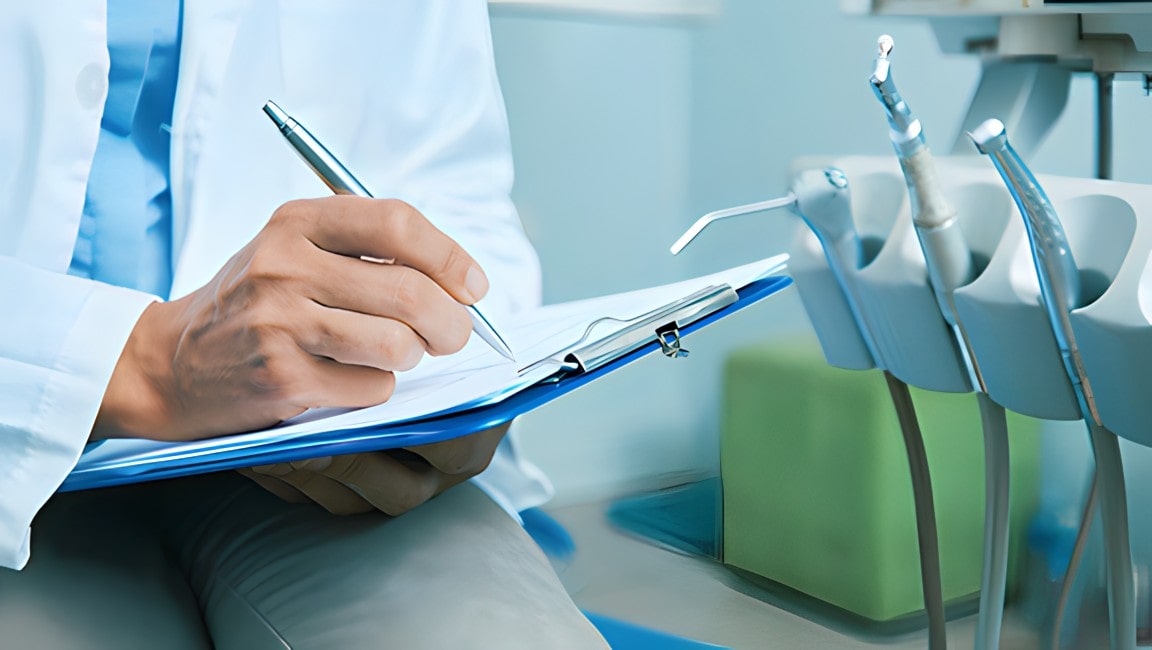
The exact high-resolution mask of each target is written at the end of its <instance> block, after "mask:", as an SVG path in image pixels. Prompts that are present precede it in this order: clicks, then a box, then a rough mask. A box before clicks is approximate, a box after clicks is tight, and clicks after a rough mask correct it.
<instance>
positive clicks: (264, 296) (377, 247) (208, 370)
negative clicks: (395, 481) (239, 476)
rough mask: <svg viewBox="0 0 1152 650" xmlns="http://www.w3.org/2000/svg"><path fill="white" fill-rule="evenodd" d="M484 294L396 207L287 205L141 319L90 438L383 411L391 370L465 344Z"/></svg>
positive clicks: (474, 272) (185, 432)
mask: <svg viewBox="0 0 1152 650" xmlns="http://www.w3.org/2000/svg"><path fill="white" fill-rule="evenodd" d="M362 256H365V257H372V258H376V259H389V258H391V259H394V260H395V264H379V263H373V262H369V261H365V260H362V259H360V258H361V257H362ZM487 290H488V280H487V278H486V277H485V276H484V272H483V271H482V270H481V269H480V267H479V266H478V265H477V264H476V262H475V261H474V260H473V259H472V258H471V257H470V256H469V255H468V254H467V253H466V252H464V250H463V249H462V248H460V246H459V245H458V244H456V242H454V241H452V239H450V238H449V237H448V236H447V235H445V234H444V233H442V232H440V231H439V230H437V229H436V228H435V227H434V226H433V225H432V224H431V223H429V222H428V221H427V219H425V218H424V216H423V215H421V214H420V213H419V212H417V211H416V210H415V209H414V208H412V207H411V206H409V205H408V204H406V203H403V202H402V201H396V200H376V199H364V198H358V197H350V196H333V197H327V198H323V199H311V200H302V201H292V202H290V203H286V204H284V205H283V206H281V207H280V208H279V209H278V210H277V211H276V213H275V214H273V215H272V218H271V219H270V220H269V221H268V224H267V225H266V226H265V227H264V229H263V230H261V231H260V233H259V234H257V235H256V237H255V238H254V239H253V240H252V241H251V242H249V243H248V245H246V246H245V247H244V248H243V249H241V250H240V251H239V252H238V253H236V255H234V256H233V257H232V259H230V260H229V261H228V262H227V263H226V264H225V265H224V267H223V268H222V269H221V270H220V271H219V273H217V274H216V277H214V278H213V279H212V280H211V281H210V282H209V283H208V284H207V285H205V286H204V287H201V288H200V289H198V290H196V291H195V292H193V293H191V294H189V295H188V296H185V297H184V298H181V299H179V300H175V301H173V302H167V303H156V304H154V305H152V306H150V307H149V308H148V309H146V310H145V311H144V313H143V315H142V316H141V317H140V320H139V322H138V323H137V324H136V326H135V328H134V329H133V331H132V333H131V335H130V337H129V340H128V343H127V345H126V346H125V349H124V351H123V352H122V353H121V356H120V360H119V362H118V363H117V365H116V369H115V371H114V372H113V375H112V380H111V382H110V384H109V386H108V390H107V392H106V394H105V396H104V401H103V403H102V405H101V408H100V413H99V415H98V417H97V419H96V425H95V427H94V428H93V438H94V439H95V438H102V437H114V436H115V437H146V438H152V439H157V440H191V439H197V438H206V437H210V436H215V435H220V434H225V433H235V432H240V431H247V430H252V429H260V428H264V427H268V426H271V425H273V424H276V423H277V422H280V421H282V420H285V419H288V418H290V417H293V416H295V415H298V414H299V413H302V412H303V411H304V410H306V409H308V408H313V407H321V406H334V407H362V406H370V405H373V404H379V403H381V402H384V401H386V400H387V399H388V398H389V397H390V396H391V395H392V391H393V389H394V387H395V378H394V376H393V371H397V370H407V369H409V368H412V367H413V366H415V365H416V363H417V362H418V361H419V360H420V358H421V357H422V356H423V355H424V354H425V353H429V354H434V355H440V354H449V353H452V352H456V351H458V350H460V348H462V347H463V346H464V344H465V343H466V342H467V341H468V337H469V334H470V332H471V320H470V318H469V317H468V314H467V311H466V310H465V309H464V307H463V306H462V303H463V304H471V303H473V302H475V301H477V300H479V299H480V298H482V297H483V296H484V294H485V292H487Z"/></svg>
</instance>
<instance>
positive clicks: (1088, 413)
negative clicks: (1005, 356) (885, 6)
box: [969, 119, 1136, 650]
mask: <svg viewBox="0 0 1152 650" xmlns="http://www.w3.org/2000/svg"><path fill="white" fill-rule="evenodd" d="M969 136H970V137H971V138H972V140H973V142H975V143H976V148H977V149H978V150H979V151H980V153H983V154H986V155H987V156H988V157H989V158H991V160H992V163H993V164H994V165H995V166H996V170H997V171H998V172H999V173H1000V176H1001V178H1003V180H1004V183H1005V184H1006V185H1007V186H1008V190H1009V192H1010V193H1011V194H1012V198H1013V199H1014V200H1015V201H1016V206H1017V207H1018V208H1019V210H1020V214H1021V215H1022V216H1023V217H1024V226H1025V231H1026V232H1027V233H1028V244H1029V248H1030V249H1031V253H1032V262H1033V264H1034V266H1035V269H1036V276H1037V280H1038V281H1039V284H1040V297H1041V301H1042V302H1043V306H1044V309H1045V313H1046V315H1047V317H1048V321H1049V324H1050V326H1051V329H1052V333H1053V335H1054V336H1055V338H1056V344H1057V347H1058V348H1059V350H1060V356H1061V359H1062V361H1063V363H1064V369H1065V371H1066V372H1067V374H1068V379H1069V381H1070V382H1071V383H1072V388H1073V391H1074V393H1075V395H1076V400H1077V402H1078V403H1079V406H1080V411H1081V414H1082V415H1083V416H1084V421H1085V423H1086V424H1087V426H1088V434H1089V438H1090V439H1091V442H1092V451H1093V454H1094V455H1095V458H1096V470H1095V478H1094V485H1093V492H1092V493H1093V494H1095V493H1096V492H1099V494H1100V496H1099V499H1100V502H1101V505H1100V509H1101V520H1102V521H1103V522H1104V543H1105V557H1106V562H1107V574H1108V604H1109V608H1108V610H1109V628H1110V634H1109V637H1110V641H1111V647H1112V648H1113V650H1132V649H1134V648H1135V647H1136V611H1135V610H1136V602H1135V601H1136V598H1135V585H1134V581H1133V577H1132V555H1131V550H1130V548H1129V545H1130V541H1129V537H1128V504H1127V497H1126V496H1125V492H1124V489H1125V488H1124V465H1123V462H1122V459H1121V456H1120V449H1119V441H1118V440H1117V438H1116V436H1115V434H1113V433H1112V432H1110V431H1109V430H1108V429H1107V428H1106V427H1105V426H1104V424H1103V422H1102V421H1101V419H1100V413H1099V411H1098V409H1097V407H1096V399H1095V396H1094V395H1093V393H1092V383H1091V381H1090V379H1089V377H1088V375H1087V372H1086V371H1085V369H1084V361H1083V359H1082V357H1081V355H1080V349H1079V346H1078V345H1077V344H1076V334H1075V332H1074V330H1073V328H1072V321H1071V311H1072V309H1074V308H1076V307H1077V306H1078V302H1079V299H1080V276H1079V272H1078V269H1077V267H1076V262H1075V260H1074V259H1073V257H1072V250H1071V248H1069V246H1068V240H1067V237H1066V236H1065V234H1064V228H1063V226H1062V225H1061V224H1060V219H1059V217H1058V216H1057V214H1056V210H1055V208H1054V207H1053V206H1052V202H1051V201H1049V200H1048V196H1047V194H1045V192H1044V189H1043V188H1042V187H1041V186H1040V184H1039V183H1038V182H1037V180H1036V178H1035V176H1033V175H1032V172H1031V170H1029V169H1028V166H1027V165H1025V164H1024V161H1023V160H1022V159H1021V158H1020V156H1019V155H1018V154H1017V153H1016V151H1015V149H1013V148H1012V145H1011V144H1010V143H1009V142H1008V135H1007V133H1006V132H1005V129H1004V124H1003V123H1002V122H1000V120H995V119H993V120H987V121H986V122H984V123H983V124H981V125H980V126H979V127H977V128H976V129H975V130H974V131H973V132H971V133H969ZM1093 504H1094V499H1092V497H1091V496H1090V497H1089V501H1088V504H1087V505H1086V506H1085V513H1084V519H1083V520H1082V521H1081V532H1080V533H1078V535H1077V540H1076V541H1077V545H1080V543H1081V537H1085V536H1086V535H1084V533H1085V532H1086V530H1087V526H1088V522H1090V521H1091V509H1092V506H1093ZM1073 559H1075V554H1074V556H1073ZM1073 570H1074V562H1073V563H1070V565H1069V572H1071V571H1073ZM1068 581H1069V576H1066V577H1065V582H1066V583H1067V582H1068ZM1061 596H1062V598H1063V596H1064V594H1062V595H1061ZM1059 620H1060V617H1059V615H1058V616H1057V622H1056V623H1057V625H1056V628H1055V632H1054V635H1053V636H1054V639H1056V641H1057V642H1058V636H1059V634H1058V633H1059Z"/></svg>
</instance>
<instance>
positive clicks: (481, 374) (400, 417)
mask: <svg viewBox="0 0 1152 650" xmlns="http://www.w3.org/2000/svg"><path fill="white" fill-rule="evenodd" d="M786 260H787V256H786V255H779V256H776V257H772V258H768V259H766V260H761V261H759V262H753V263H751V264H746V265H744V266H739V267H736V268H732V269H729V270H727V271H721V272H719V273H714V274H711V275H707V276H702V277H699V278H694V279H692V280H686V281H684V282H677V283H674V284H668V285H663V286H660V287H654V288H651V289H643V290H640V291H631V292H628V293H621V294H614V295H610V296H603V297H599V298H590V299H588V300H579V301H574V302H567V303H559V304H554V305H547V306H544V307H540V308H538V309H535V310H532V311H529V312H522V313H520V314H518V315H517V320H516V322H507V323H493V325H494V326H495V327H496V328H497V330H498V331H500V333H501V336H503V337H504V340H505V341H506V342H507V343H508V345H509V347H511V348H512V350H513V352H514V353H515V355H516V361H515V362H512V361H509V360H507V359H505V358H504V357H502V356H500V354H498V353H497V352H496V351H495V350H492V349H491V348H490V347H488V345H487V344H485V343H484V342H483V341H482V340H480V338H479V337H477V336H475V335H473V336H472V338H471V339H470V340H469V341H468V344H467V345H466V346H465V347H464V349H463V350H461V351H460V352H458V353H456V354H452V355H449V356H445V357H425V358H424V360H423V361H421V362H420V364H419V365H417V366H416V367H415V368H413V369H412V370H409V371H407V372H402V373H397V379H396V391H395V392H394V393H393V395H392V397H391V398H390V399H389V400H388V401H387V402H385V403H384V404H380V405H378V406H372V407H368V408H363V409H356V410H339V409H317V410H313V411H308V412H306V413H304V414H302V415H300V416H298V417H296V418H293V419H291V420H288V421H286V422H283V423H281V424H280V425H278V426H275V427H272V428H270V429H266V430H264V431H256V432H251V433H243V434H236V435H231V436H223V437H219V438H210V439H208V440H197V441H193V442H186V443H170V442H157V441H151V440H128V439H117V440H105V441H103V442H101V443H99V444H94V445H90V446H89V448H88V449H87V450H85V452H84V454H83V455H82V456H81V458H80V462H79V463H78V464H77V466H76V469H75V470H74V471H77V472H81V471H89V470H92V469H95V468H96V467H108V468H111V467H127V466H130V465H135V464H137V463H139V462H141V461H144V460H147V459H150V458H155V457H158V456H163V457H165V458H178V457H189V456H201V455H205V454H209V453H218V452H221V451H224V450H229V451H235V450H241V449H247V448H251V447H258V446H262V445H266V444H274V443H280V442H284V441H287V440H292V439H295V438H299V437H302V436H308V435H313V434H316V433H321V432H327V431H342V430H348V429H358V428H364V427H378V426H382V425H389V424H399V423H401V422H406V421H411V420H416V419H422V418H425V417H430V416H433V415H437V414H446V413H451V412H457V411H462V410H465V409H468V408H474V407H477V406H482V405H485V404H491V403H495V402H498V401H500V400H502V399H504V398H506V397H508V396H509V395H512V394H514V393H517V392H519V391H521V390H523V389H525V388H527V387H529V386H531V385H533V384H535V383H537V382H539V381H540V380H542V379H544V378H546V377H549V376H551V375H553V374H555V372H556V371H557V370H558V369H559V368H560V359H561V358H562V357H563V355H564V354H563V353H564V352H566V351H567V348H568V347H569V346H571V345H573V344H575V343H576V342H577V341H579V340H580V338H581V336H582V335H583V334H584V333H585V331H586V330H587V329H588V327H589V325H590V324H592V322H593V321H597V320H598V319H602V318H604V317H605V316H608V317H612V318H615V319H620V320H621V321H627V320H629V319H633V318H635V317H637V316H640V315H642V314H645V313H647V312H649V311H651V310H653V309H656V308H658V307H661V306H663V305H666V304H668V303H670V302H673V301H675V300H677V299H679V298H682V297H684V296H686V295H689V294H691V293H693V292H695V291H698V290H700V289H703V288H705V287H708V286H712V285H717V284H728V285H730V286H732V287H734V288H737V289H739V288H742V287H745V286H747V285H748V284H750V283H752V282H753V281H755V280H758V279H760V278H763V277H766V276H768V275H772V274H774V273H778V272H779V271H780V270H781V269H782V268H783V266H784V262H785V261H786ZM625 326H626V323H625V322H615V321H608V322H599V323H597V324H596V327H595V330H594V332H593V337H592V338H593V340H599V339H602V338H604V337H608V336H611V335H612V334H613V333H614V332H616V331H619V330H620V329H622V328H623V327H625ZM549 359H550V360H551V361H545V360H549ZM542 361H544V362H543V363H538V362H542ZM530 366H531V369H530V371H528V372H524V373H521V371H522V370H524V369H525V368H528V367H530Z"/></svg>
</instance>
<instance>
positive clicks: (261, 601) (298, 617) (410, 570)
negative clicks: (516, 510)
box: [165, 475, 606, 650]
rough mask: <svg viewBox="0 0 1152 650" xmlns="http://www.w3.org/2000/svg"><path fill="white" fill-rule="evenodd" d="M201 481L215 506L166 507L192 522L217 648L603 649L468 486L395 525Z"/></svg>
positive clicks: (185, 547)
mask: <svg viewBox="0 0 1152 650" xmlns="http://www.w3.org/2000/svg"><path fill="white" fill-rule="evenodd" d="M198 481H199V487H200V490H207V494H206V495H205V496H208V498H197V499H195V500H194V501H193V502H191V503H188V502H183V503H182V502H181V498H182V496H177V501H176V503H175V504H172V503H170V504H168V505H167V506H166V507H165V511H166V512H169V513H176V512H181V511H189V510H191V511H192V512H193V513H194V515H195V516H191V517H185V518H180V519H178V520H177V521H176V522H175V523H174V524H173V525H171V526H167V527H166V528H167V533H166V534H167V535H168V536H169V538H170V542H171V543H172V544H173V546H174V548H176V549H177V557H178V559H179V562H180V563H181V565H182V566H183V567H184V569H185V571H186V573H187V575H188V576H189V580H190V582H191V584H192V586H193V588H194V590H195V591H196V592H197V593H198V594H200V599H201V603H202V606H203V610H204V618H205V622H206V624H207V626H208V627H209V629H210V630H211V631H212V635H213V638H214V639H215V640H216V644H217V647H218V648H220V650H228V648H245V649H249V648H260V647H269V648H285V647H287V648H369V647H371V648H376V647H381V646H382V645H383V646H386V647H404V648H409V647H411V648H419V647H427V648H490V647H499V648H516V647H524V648H540V647H549V648H564V647H572V648H588V647H606V646H605V644H604V642H603V641H602V640H601V639H600V637H599V635H598V634H597V633H596V631H595V630H594V628H592V626H591V625H590V624H589V623H588V622H587V620H586V619H585V618H584V617H583V616H582V615H581V614H580V612H579V611H578V610H577V609H576V607H575V605H573V603H572V601H571V599H570V598H569V597H568V596H567V594H566V593H565V592H564V589H563V587H562V585H560V583H559V580H558V579H557V577H556V575H555V573H554V572H553V570H552V567H551V566H550V564H549V563H548V561H547V559H546V558H545V557H544V555H543V554H542V553H541V552H540V551H539V549H538V548H537V547H536V545H535V543H534V542H532V540H531V538H529V537H528V536H527V535H526V534H525V533H524V530H523V529H522V528H521V527H520V526H519V525H518V524H517V523H516V522H515V521H513V520H512V519H511V518H509V517H508V515H507V514H506V513H505V512H504V511H503V510H501V509H500V508H499V507H498V506H496V505H495V504H494V503H493V502H492V501H491V500H490V499H488V497H487V496H485V495H484V494H483V493H482V492H481V491H479V490H478V489H476V488H475V487H474V486H472V485H470V484H464V485H461V486H458V487H456V488H454V489H452V490H449V491H448V492H447V493H445V494H443V495H441V496H440V497H437V498H436V499H433V500H432V501H430V502H428V503H426V504H424V505H422V506H420V507H419V508H416V509H415V510H413V511H411V512H409V513H407V514H405V515H403V516H402V517H396V518H391V517H388V516H386V515H383V514H380V513H370V514H365V515H354V516H347V517H335V516H332V515H330V514H328V513H327V512H325V511H324V510H322V509H321V508H319V507H315V506H312V505H299V504H286V503H283V502H281V501H280V500H279V499H277V498H275V497H273V496H271V495H270V494H268V493H266V492H265V491H264V490H263V489H261V488H259V487H258V486H256V485H254V484H251V483H248V482H247V481H246V480H245V479H242V478H240V477H236V476H234V475H221V476H219V477H215V478H213V479H212V484H211V485H207V481H204V480H203V479H198ZM172 487H176V488H177V490H176V494H177V495H187V494H189V493H190V491H189V490H187V489H184V488H183V487H182V486H172ZM213 504H216V505H213Z"/></svg>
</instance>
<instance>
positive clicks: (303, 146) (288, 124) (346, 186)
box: [264, 100, 516, 361]
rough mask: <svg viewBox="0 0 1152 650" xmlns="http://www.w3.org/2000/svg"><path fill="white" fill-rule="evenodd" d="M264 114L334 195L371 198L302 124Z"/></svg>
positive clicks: (498, 345)
mask: <svg viewBox="0 0 1152 650" xmlns="http://www.w3.org/2000/svg"><path fill="white" fill-rule="evenodd" d="M264 112H265V113H267V114H268V117H270V118H272V122H273V123H274V124H275V125H276V128H277V129H279V130H280V135H283V136H284V139H285V140H287V141H288V144H290V145H292V148H293V149H295V150H296V153H298V154H300V157H301V158H303V159H304V162H305V164H307V165H308V166H309V167H311V168H312V171H314V172H316V175H317V176H319V177H320V180H322V181H324V184H325V185H327V186H328V188H329V189H331V190H332V192H333V193H335V194H351V195H353V196H363V197H367V198H372V194H371V193H369V192H368V190H367V189H365V187H364V186H363V185H361V184H360V181H358V180H356V177H355V176H353V175H352V172H350V171H348V168H347V167H345V166H344V165H342V164H341V163H340V161H339V160H337V159H336V156H333V155H332V153H331V152H330V151H328V150H327V149H326V148H324V145H322V144H320V141H319V140H317V139H316V137H315V136H313V135H312V134H311V133H309V132H308V129H306V128H304V125H303V124H300V123H299V122H297V121H296V120H295V119H294V118H293V117H292V116H290V115H288V113H286V112H284V110H283V109H282V108H280V107H279V106H277V105H276V103H275V102H273V101H271V100H269V101H268V103H266V104H264ZM465 309H467V310H468V315H469V316H470V317H471V318H472V331H473V332H476V334H477V335H478V336H479V337H480V338H481V339H483V340H484V342H485V343H487V344H488V345H490V346H492V349H493V350H496V351H497V352H499V353H500V354H501V355H502V356H503V357H504V358H506V359H508V360H509V361H515V360H516V357H514V356H513V355H512V349H511V348H509V347H508V344H507V343H505V342H504V339H503V338H502V337H501V336H500V334H499V333H498V332H497V331H496V328H494V327H492V324H491V323H489V322H488V319H487V318H485V317H484V314H481V313H480V310H479V309H477V308H476V306H475V305H465Z"/></svg>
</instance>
